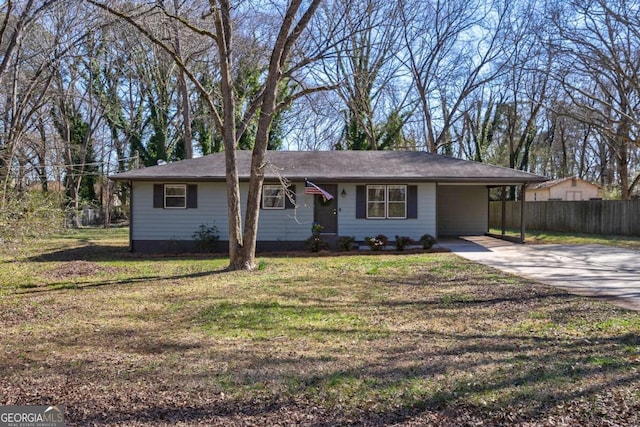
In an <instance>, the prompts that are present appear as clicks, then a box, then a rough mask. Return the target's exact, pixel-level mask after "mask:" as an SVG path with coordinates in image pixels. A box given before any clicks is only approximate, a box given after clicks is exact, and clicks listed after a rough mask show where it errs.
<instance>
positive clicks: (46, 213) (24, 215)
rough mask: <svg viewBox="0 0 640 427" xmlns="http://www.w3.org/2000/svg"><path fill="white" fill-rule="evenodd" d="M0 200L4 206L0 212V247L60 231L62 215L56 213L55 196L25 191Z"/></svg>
mask: <svg viewBox="0 0 640 427" xmlns="http://www.w3.org/2000/svg"><path fill="white" fill-rule="evenodd" d="M0 196H1V197H2V199H3V206H4V209H2V210H0V244H7V243H8V242H13V243H18V242H23V241H24V240H26V239H29V238H33V237H45V236H48V235H50V234H53V233H57V232H60V231H62V228H63V225H64V212H63V211H62V209H60V196H59V194H56V193H41V192H36V191H27V192H23V193H19V192H13V193H10V194H8V195H3V194H2V193H0Z"/></svg>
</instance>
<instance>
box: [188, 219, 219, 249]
mask: <svg viewBox="0 0 640 427" xmlns="http://www.w3.org/2000/svg"><path fill="white" fill-rule="evenodd" d="M192 237H193V239H194V240H195V241H196V249H198V251H200V252H214V251H215V250H216V248H217V247H218V240H219V239H220V234H218V227H216V226H215V225H206V224H202V225H200V228H199V229H198V231H196V232H195V233H193V236H192Z"/></svg>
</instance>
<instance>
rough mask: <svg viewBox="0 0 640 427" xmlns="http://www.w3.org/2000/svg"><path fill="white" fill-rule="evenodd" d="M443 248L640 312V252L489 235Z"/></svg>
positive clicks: (456, 241) (445, 244)
mask: <svg viewBox="0 0 640 427" xmlns="http://www.w3.org/2000/svg"><path fill="white" fill-rule="evenodd" d="M438 244H439V246H441V247H444V248H447V249H449V250H451V251H452V252H454V253H456V254H457V255H459V256H461V257H464V258H467V259H470V260H472V261H475V262H478V263H481V264H485V265H488V266H491V267H494V268H497V269H499V270H502V271H505V272H507V273H511V274H516V275H518V276H522V277H526V278H529V279H533V280H536V281H538V282H542V283H546V284H548V285H551V286H555V287H558V288H561V289H564V290H566V291H568V292H571V293H574V294H578V295H587V296H595V297H600V298H606V299H609V300H611V301H612V302H613V303H615V304H617V305H619V306H621V307H625V308H629V309H632V310H638V311H640V252H636V251H632V250H627V249H620V248H614V247H611V246H604V245H522V244H517V243H511V242H507V241H504V240H500V239H495V238H492V237H486V236H472V237H462V238H460V239H449V240H448V239H444V240H443V241H441V242H439V243H438Z"/></svg>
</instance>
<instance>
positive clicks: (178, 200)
mask: <svg viewBox="0 0 640 427" xmlns="http://www.w3.org/2000/svg"><path fill="white" fill-rule="evenodd" d="M164 207H165V209H186V208H187V186H186V185H185V184H166V185H165V186H164Z"/></svg>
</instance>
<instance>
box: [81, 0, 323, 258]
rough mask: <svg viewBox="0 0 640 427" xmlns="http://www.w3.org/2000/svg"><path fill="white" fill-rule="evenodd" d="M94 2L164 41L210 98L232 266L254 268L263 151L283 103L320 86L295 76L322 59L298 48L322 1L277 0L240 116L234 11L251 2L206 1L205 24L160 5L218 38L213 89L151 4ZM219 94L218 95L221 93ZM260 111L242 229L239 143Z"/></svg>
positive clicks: (242, 10) (193, 27) (196, 30)
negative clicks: (261, 64) (160, 29)
mask: <svg viewBox="0 0 640 427" xmlns="http://www.w3.org/2000/svg"><path fill="white" fill-rule="evenodd" d="M88 1H89V2H90V3H92V4H94V5H95V6H97V7H100V8H102V9H104V10H107V11H109V12H110V13H112V14H114V15H116V16H118V17H120V18H121V19H123V20H125V21H126V22H128V23H129V24H131V25H133V26H134V27H135V28H136V29H137V30H138V31H140V32H141V33H142V34H144V35H145V36H146V37H147V38H148V39H149V40H151V41H152V42H153V43H154V44H155V45H157V46H159V47H161V48H162V49H163V50H164V51H165V52H167V54H169V55H170V56H171V57H172V58H173V60H174V61H175V63H176V64H177V66H178V67H180V69H181V70H182V71H183V72H184V74H185V76H186V77H187V78H188V79H189V80H190V81H191V83H192V84H193V85H194V86H195V87H196V88H197V90H198V92H199V93H200V95H201V96H202V97H203V99H205V100H206V101H207V104H208V106H209V110H210V113H211V114H212V117H213V118H214V122H215V124H216V127H217V128H218V131H219V132H220V134H221V135H222V136H223V141H224V148H225V160H226V176H227V180H226V181H227V202H228V219H229V256H230V264H229V269H231V270H253V269H254V268H255V249H256V238H257V232H258V216H259V211H260V210H259V203H260V193H261V189H262V183H263V180H264V169H265V167H266V166H267V165H266V161H265V154H266V150H267V146H268V142H269V131H270V128H271V124H272V122H273V119H274V116H275V115H276V114H277V112H278V110H279V109H282V108H285V107H286V106H287V105H289V104H290V103H291V102H293V101H294V100H295V99H297V98H299V97H301V96H304V95H305V94H306V93H310V92H314V91H317V90H320V88H317V87H307V83H306V82H305V81H303V80H301V79H296V76H297V74H296V73H297V72H298V71H300V70H301V69H302V68H303V67H304V66H306V65H308V64H309V63H311V62H313V61H315V60H317V59H319V57H320V56H319V55H320V53H319V52H304V51H301V50H299V49H297V46H298V47H299V43H298V42H299V41H300V38H301V36H302V35H303V34H304V33H305V30H306V29H307V27H308V26H309V24H310V22H311V21H312V18H313V17H314V15H315V13H316V11H317V9H318V7H319V5H320V3H321V1H320V0H312V1H311V2H309V3H306V4H303V2H302V1H301V0H292V1H289V2H287V4H286V5H281V4H274V5H273V6H274V9H273V10H274V12H275V13H273V14H272V17H276V16H278V17H279V21H278V23H277V24H276V25H273V26H272V29H274V30H275V32H274V33H272V34H274V36H273V37H272V38H270V40H269V45H270V48H269V51H268V58H266V61H265V62H266V64H267V66H266V69H265V71H264V74H263V76H264V77H263V79H262V83H261V89H260V91H259V93H258V94H257V95H256V96H255V97H254V98H253V99H252V100H251V102H250V104H249V105H247V106H246V108H245V111H243V114H242V116H241V119H240V120H238V115H237V111H236V109H237V105H236V102H235V87H234V84H233V74H234V70H235V67H236V66H237V63H236V53H235V47H236V46H235V44H234V42H235V36H236V34H237V33H236V31H237V30H236V28H235V25H236V23H237V22H236V16H237V15H239V14H242V13H246V12H247V11H248V10H249V9H250V8H251V7H252V5H251V4H250V3H243V4H239V5H234V4H232V3H231V2H230V1H228V0H209V2H208V4H203V3H200V11H201V13H202V15H203V16H204V17H205V18H206V20H205V21H206V22H205V24H206V23H209V24H213V25H209V26H208V27H207V26H203V25H202V24H199V25H196V24H194V23H193V22H192V21H190V20H189V19H188V17H184V16H181V15H174V14H173V13H171V12H169V11H167V10H166V9H164V8H161V10H162V12H163V13H165V14H166V15H167V16H168V17H170V18H171V19H173V20H175V21H176V22H177V23H179V24H181V25H182V26H183V28H184V29H185V30H188V31H190V32H192V33H193V34H198V35H202V36H206V37H208V38H210V39H211V40H213V41H214V42H215V46H216V53H217V58H218V61H219V67H220V69H219V73H220V79H219V82H217V84H216V86H215V90H210V89H208V88H206V87H205V86H203V85H202V83H201V82H200V81H199V80H198V78H197V76H196V74H195V72H194V70H193V68H192V67H190V66H189V64H186V63H185V61H184V58H182V57H181V56H180V54H179V53H178V52H176V50H175V46H173V45H171V44H170V43H167V42H166V41H165V40H163V39H162V38H161V37H158V35H156V34H154V33H153V32H152V31H151V30H150V29H148V28H147V27H146V26H145V25H144V24H143V23H142V19H140V18H141V17H142V18H144V15H145V13H154V12H155V7H152V8H151V9H146V10H142V9H137V10H136V11H126V10H123V9H120V8H117V7H114V6H112V3H103V2H100V1H98V0H88ZM287 79H292V80H294V79H295V81H296V83H297V85H296V91H295V92H293V93H291V94H290V95H289V96H288V97H287V99H285V100H283V101H280V102H279V100H278V95H279V93H281V91H282V88H281V82H283V81H285V80H287ZM218 95H219V96H218ZM256 114H257V117H258V122H257V126H256V130H255V145H254V148H253V154H252V161H251V171H250V180H249V191H248V195H247V200H246V211H245V215H244V229H243V227H242V222H243V221H242V214H241V201H240V184H239V174H238V168H237V164H236V147H237V143H238V140H239V138H240V137H241V136H242V134H243V133H244V132H245V130H246V129H247V125H248V124H249V122H250V120H251V119H252V118H253V117H254V115H256Z"/></svg>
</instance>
